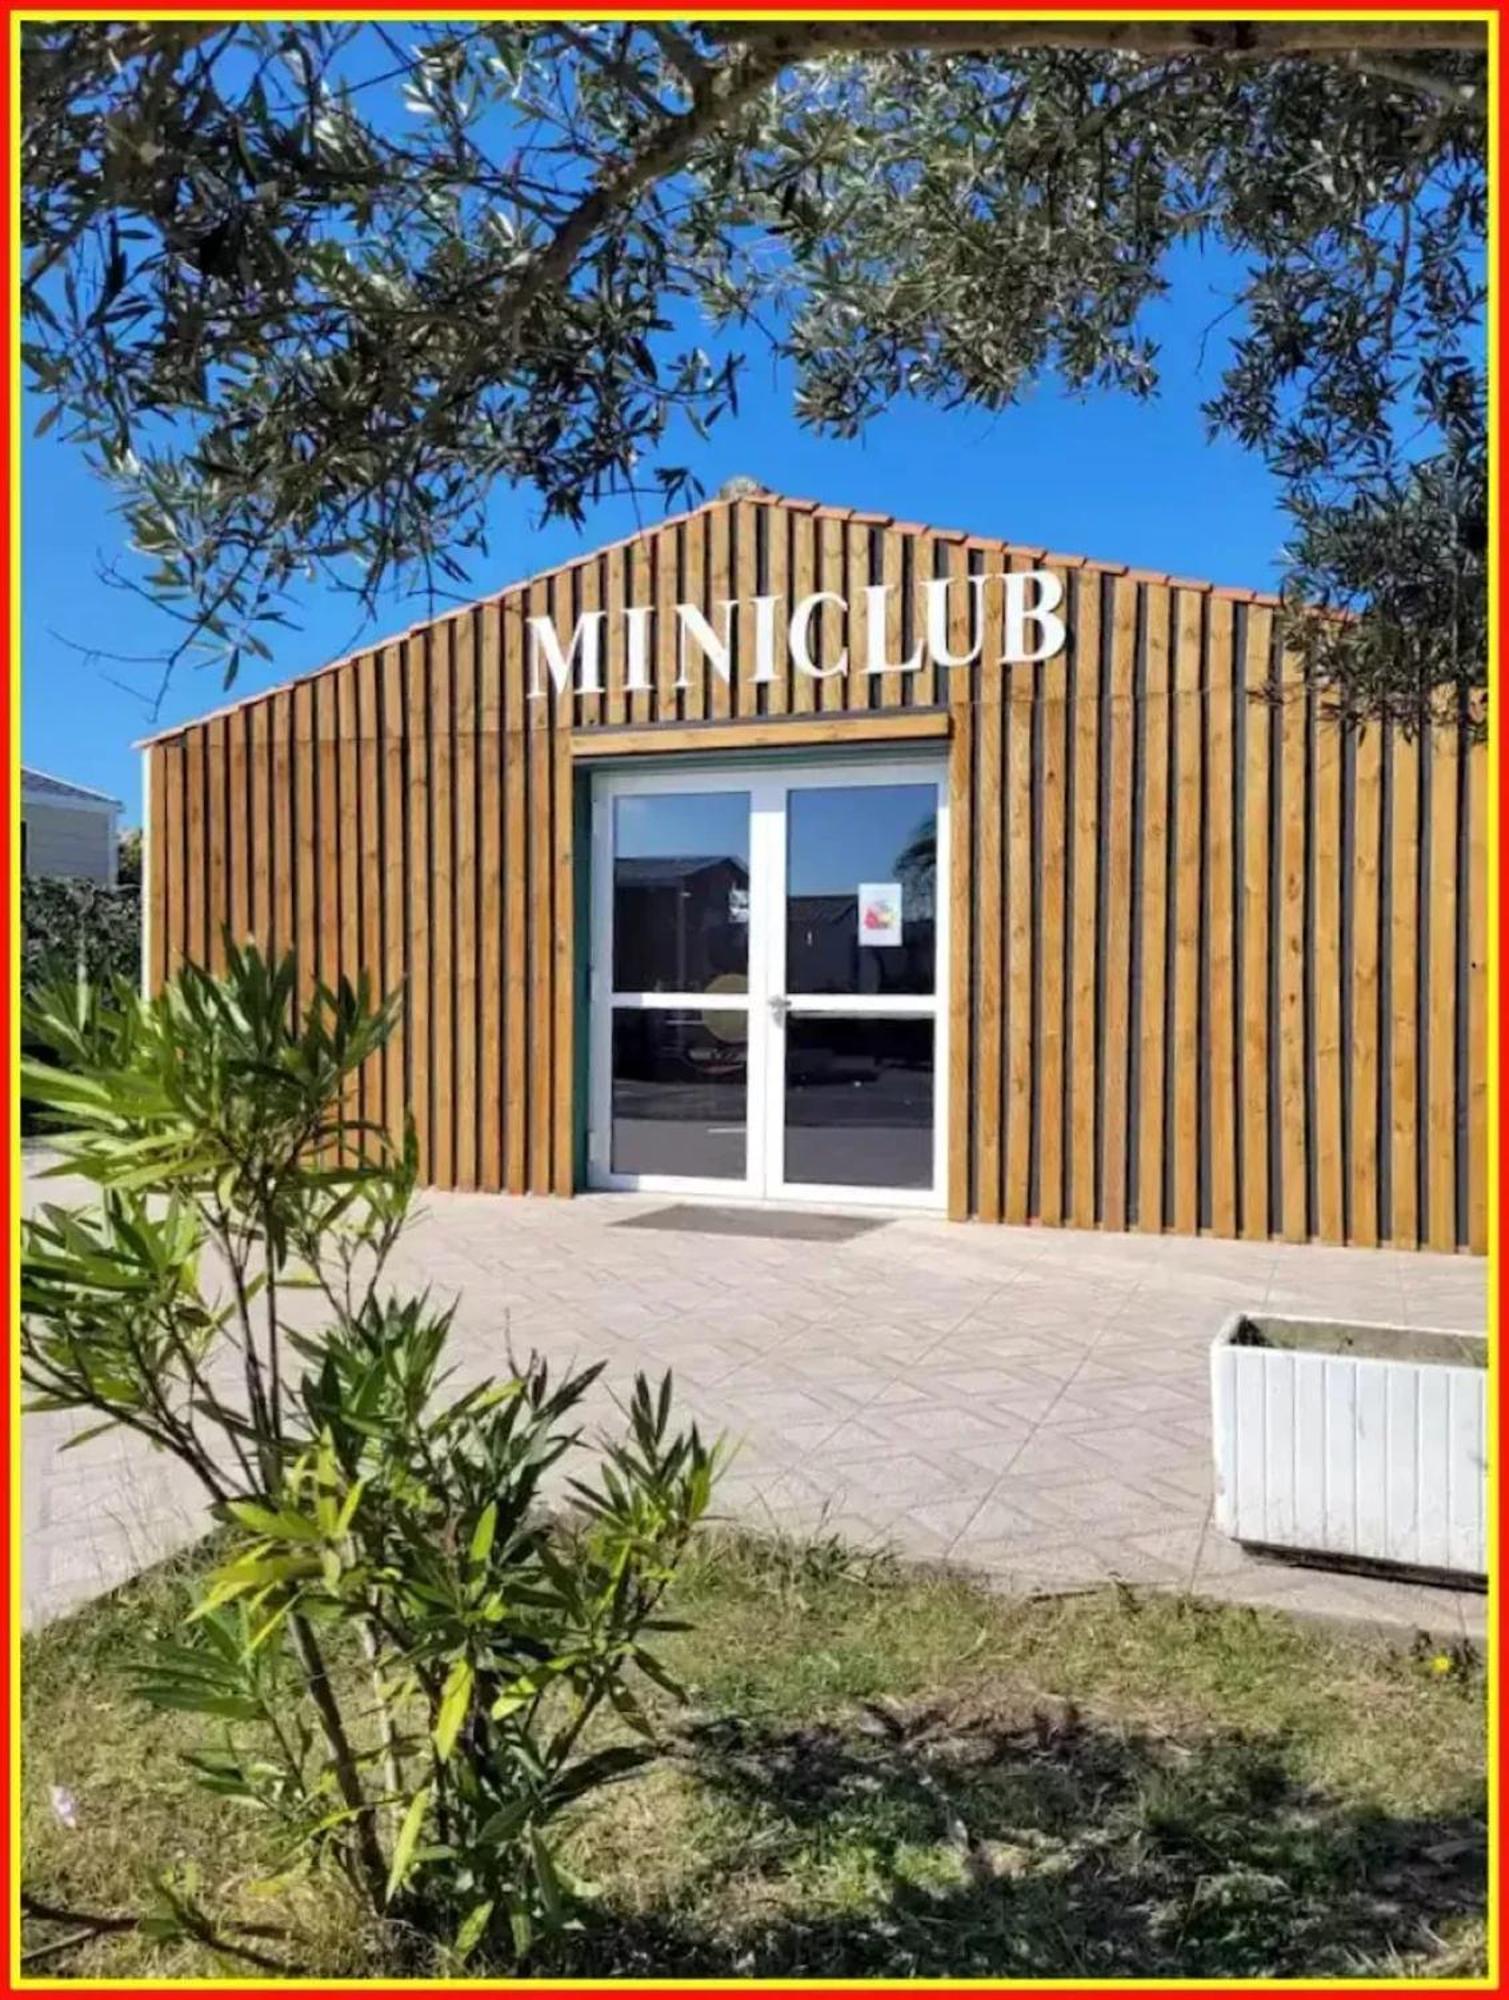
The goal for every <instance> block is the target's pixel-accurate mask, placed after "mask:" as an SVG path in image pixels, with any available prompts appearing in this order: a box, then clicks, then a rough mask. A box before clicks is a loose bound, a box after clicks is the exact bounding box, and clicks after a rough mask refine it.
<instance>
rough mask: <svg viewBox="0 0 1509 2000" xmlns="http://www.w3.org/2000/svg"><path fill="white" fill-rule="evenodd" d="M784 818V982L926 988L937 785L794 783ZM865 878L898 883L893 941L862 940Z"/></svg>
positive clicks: (805, 989) (808, 989) (831, 988)
mask: <svg viewBox="0 0 1509 2000" xmlns="http://www.w3.org/2000/svg"><path fill="white" fill-rule="evenodd" d="M787 824H788V833H787V846H786V853H787V878H786V895H787V902H786V991H787V992H788V993H931V992H932V991H933V982H934V977H935V974H934V964H933V959H934V931H935V904H934V898H935V893H936V887H937V876H938V788H937V786H936V785H833V786H819V785H814V786H805V785H802V786H795V787H793V789H792V791H791V793H790V795H789V808H788V821H787ZM861 883H864V884H870V885H882V886H885V887H887V888H888V889H889V890H891V891H892V892H894V893H893V896H892V898H891V901H892V907H893V908H894V909H896V910H898V911H899V915H900V942H899V943H892V942H885V943H875V942H866V933H865V932H864V930H863V929H862V926H861V917H862V915H863V913H862V912H861V910H860V905H859V889H860V885H861ZM874 934H875V933H873V932H872V933H871V935H872V936H873V935H874ZM879 935H880V936H882V937H885V938H887V939H889V938H890V937H892V936H894V932H893V931H891V930H882V931H880V933H879Z"/></svg>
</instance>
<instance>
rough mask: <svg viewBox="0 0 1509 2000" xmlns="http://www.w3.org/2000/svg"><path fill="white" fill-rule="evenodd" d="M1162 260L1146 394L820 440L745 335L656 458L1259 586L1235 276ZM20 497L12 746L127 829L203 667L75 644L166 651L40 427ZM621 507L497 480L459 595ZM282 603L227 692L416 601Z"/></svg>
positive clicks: (1258, 514)
mask: <svg viewBox="0 0 1509 2000" xmlns="http://www.w3.org/2000/svg"><path fill="white" fill-rule="evenodd" d="M1170 275H1171V277H1172V284H1171V288H1170V293H1169V296H1168V298H1167V299H1166V300H1165V301H1164V302H1163V303H1162V304H1160V305H1159V306H1158V307H1157V308H1156V309H1155V310H1154V311H1153V312H1152V313H1151V314H1150V315H1149V318H1148V327H1149V330H1150V331H1151V332H1152V333H1153V335H1154V337H1155V338H1156V339H1157V340H1158V341H1159V342H1160V344H1161V348H1162V354H1161V368H1162V374H1163V383H1164V386H1163V390H1162V392H1161V394H1160V395H1159V396H1158V397H1157V398H1156V399H1155V400H1154V401H1152V402H1149V403H1139V402H1137V401H1136V400H1134V399H1133V398H1131V397H1127V396H1119V395H1109V394H1103V395H1091V396H1090V397H1088V398H1086V399H1084V400H1080V399H1077V398H1072V397H1069V396H1066V395H1064V394H1063V393H1062V392H1060V391H1059V390H1058V389H1057V388H1056V387H1055V386H1053V385H1051V384H1045V385H1044V386H1042V387H1041V388H1040V389H1039V390H1038V391H1037V392H1036V393H1035V394H1033V395H1031V396H1030V397H1029V398H1028V399H1027V400H1026V401H1024V402H1023V403H1021V404H1020V405H1019V406H1018V407H1016V408H1014V409H1011V410H1008V411H1005V412H1003V413H1002V414H1000V415H997V416H987V415H984V414H981V413H979V412H969V411H940V410H936V409H931V408H928V407H927V406H925V405H921V404H915V403H904V404H900V405H897V406H896V407H894V408H893V409H891V410H890V411H889V412H888V413H887V415H886V416H885V417H884V418H883V419H882V420H881V421H880V422H879V423H877V424H875V425H873V426H872V427H871V428H870V430H869V431H867V432H866V434H865V435H864V436H863V437H862V438H860V439H859V440H857V441H855V442H837V441H834V440H830V439H824V438H820V437H817V436H815V435H814V434H813V433H812V432H810V431H807V430H804V429H802V428H801V427H800V426H799V425H798V424H797V423H796V421H795V419H794V417H793V416H792V413H791V412H792V384H791V378H790V375H789V373H788V372H787V371H785V370H784V369H783V368H780V367H775V366H773V365H772V363H771V361H770V359H769V356H768V352H767V351H766V350H765V349H764V348H763V344H760V343H758V337H757V336H751V337H750V338H749V339H748V340H747V341H745V342H743V343H742V345H743V347H744V351H745V352H746V354H747V356H748V366H747V368H746V371H745V376H744V382H743V388H742V391H741V398H740V409H739V413H738V415H737V417H734V418H730V419H727V420H725V421H724V422H723V423H721V424H720V425H718V426H717V427H716V428H715V429H714V430H713V433H712V436H711V439H710V441H709V442H707V443H705V444H703V443H699V442H697V441H696V440H693V439H689V438H685V437H683V438H672V439H669V440H668V441H667V446H666V450H665V453H664V457H665V460H666V462H668V463H676V464H687V465H690V466H691V467H692V469H693V470H694V471H695V473H696V474H697V476H698V477H699V478H700V479H701V481H702V483H703V485H704V487H705V488H706V489H707V491H708V492H712V491H713V490H714V489H716V487H717V486H718V485H720V484H721V482H722V481H723V480H724V479H726V478H728V477H729V476H730V475H731V474H733V473H736V472H743V473H749V474H752V475H753V476H754V477H755V478H756V479H758V480H760V481H761V482H762V483H763V484H764V485H766V486H770V487H773V488H775V489H776V490H777V491H780V492H786V493H794V494H802V495H806V496H808V497H810V498H815V499H820V500H825V501H829V502H831V503H833V504H834V505H840V506H853V507H866V508H876V509H879V510H881V511H883V512H886V513H891V514H895V515H898V516H900V517H902V518H904V519H908V520H921V521H927V522H931V523H933V524H935V525H937V526H940V527H954V528H967V529H970V530H973V531H975V532H978V533H984V534H998V535H1002V536H1005V537H1006V538H1008V539H1010V540H1014V541H1020V542H1026V543H1032V544H1042V545H1045V546H1047V547H1050V548H1056V549H1063V550H1067V551H1075V552H1079V553H1083V554H1086V555H1094V556H1099V557H1103V558H1105V559H1107V560H1111V561H1116V562H1127V563H1131V564H1134V565H1138V566H1143V567H1147V568H1152V569H1165V570H1170V571H1172V572H1174V573H1175V574H1178V575H1182V576H1198V577H1205V578H1209V579H1210V580H1212V581H1214V582H1218V583H1233V584H1248V585H1255V586H1262V585H1269V584H1272V583H1273V581H1274V580H1275V578H1276V574H1277V566H1278V563H1279V561H1280V558H1281V548H1282V541H1283V535H1284V520H1283V516H1282V515H1281V513H1280V511H1279V508H1278V505H1277V496H1276V489H1275V487H1274V484H1273V482H1272V481H1271V480H1270V479H1269V478H1268V476H1267V474H1266V473H1265V471H1264V470H1263V467H1262V466H1261V464H1260V463H1259V462H1258V461H1257V460H1256V459H1254V458H1253V457H1252V456H1251V455H1250V454H1249V453H1247V452H1244V451H1242V450H1241V449H1240V448H1239V447H1237V446H1236V445H1234V444H1231V443H1229V442H1226V441H1221V442H1218V443H1215V444H1212V443H1209V442H1208V441H1207V439H1206V436H1205V426H1204V423H1203V421H1202V419H1201V417H1200V413H1199V404H1200V401H1201V398H1202V395H1203V394H1205V393H1208V391H1209V389H1210V388H1211V387H1212V386H1213V384H1214V381H1215V377H1216V374H1217V372H1218V370H1219V367H1220V365H1221V359H1222V356H1223V355H1224V353H1225V351H1226V339H1225V337H1213V338H1212V339H1211V340H1210V342H1209V348H1208V352H1207V354H1206V355H1205V357H1204V365H1203V368H1202V365H1201V353H1200V349H1201V342H1202V336H1203V335H1204V334H1205V332H1206V330H1207V328H1208V327H1209V326H1210V323H1211V322H1212V321H1213V320H1214V319H1215V318H1216V317H1217V315H1218V314H1219V313H1221V312H1222V310H1223V309H1224V307H1225V304H1226V302H1227V299H1228V298H1229V296H1230V293H1231V291H1232V290H1233V289H1234V286H1235V282H1236V279H1237V276H1238V274H1237V273H1236V272H1235V271H1234V269H1233V268H1232V266H1231V265H1230V264H1229V263H1226V262H1224V261H1222V260H1220V259H1218V258H1216V257H1215V256H1213V255H1210V254H1208V253H1207V254H1203V255H1202V254H1199V253H1195V252H1190V253H1188V254H1186V255H1185V256H1184V257H1183V258H1181V260H1180V262H1179V264H1178V266H1177V267H1176V268H1175V269H1174V270H1173V271H1172V272H1171V274H1170ZM1230 325H1231V322H1230V321H1227V322H1226V323H1225V326H1224V327H1223V329H1222V335H1223V336H1224V335H1226V334H1227V333H1228V332H1229V328H1230ZM709 344H710V345H711V343H709ZM40 414H41V411H40V407H38V408H35V409H34V410H33V411H32V421H33V423H34V422H35V419H36V417H37V416H39V415H40ZM646 504H647V503H645V502H643V501H641V502H640V503H639V505H640V508H641V510H643V508H644V507H645V506H646ZM22 506H23V515H22V644H23V652H22V662H23V665H22V754H23V758H24V760H25V761H26V762H27V763H28V764H32V765H35V766H39V767H40V768H41V769H42V770H44V771H51V772H54V773H55V774H57V775H58V776H60V777H65V778H69V779H72V780H73V781H75V782H76V783H79V784H85V785H95V786H99V787H100V788H101V789H103V790H105V791H109V792H113V793H114V794H116V795H117V796H118V797H120V798H121V799H122V800H123V801H124V802H125V808H126V810H125V821H126V823H127V824H134V823H135V822H136V821H137V820H138V819H139V817H140V783H141V779H140V769H139V765H140V759H139V758H138V757H137V756H136V755H135V754H134V753H133V752H132V750H131V748H130V745H131V743H132V740H133V739H134V738H136V737H138V736H141V735H143V734H146V733H149V732H150V731H151V730H152V729H153V728H161V727H163V726H165V725H167V724H169V723H172V722H174V721H180V720H183V719H185V718H187V717H189V716H193V715H197V714H200V713H202V712H203V711H204V710H206V709H210V708H214V707H218V706H219V705H220V704H221V703H222V702H223V701H224V700H226V699H227V697H226V696H225V694H224V693H223V692H222V690H221V685H220V676H219V673H218V671H216V670H214V669H201V670H195V669H194V668H192V667H181V668H180V669H179V670H178V672H177V674H176V676H175V679H174V681H173V683H172V685H171V687H170V690H169V692H168V695H167V698H166V700H165V701H164V703H163V706H162V708H161V710H160V712H159V714H158V716H157V717H156V719H155V720H154V718H153V715H152V712H151V701H152V697H153V695H154V694H155V692H156V688H157V682H158V672H157V670H156V669H155V668H154V667H151V666H141V667H136V668H133V667H130V666H124V665H121V664H119V663H118V662H116V661H111V660H92V659H89V658H86V657H84V655H83V654H81V653H80V651H79V650H77V649H78V648H81V647H82V648H90V647H93V648H99V649H101V650H102V651H106V652H109V653H113V654H147V655H150V654H153V653H162V652H165V651H166V650H167V648H168V646H169V645H171V643H172V639H173V635H174V634H173V627H172V626H171V624H170V622H169V621H168V620H167V619H166V618H165V617H163V616H162V615H161V614H160V613H155V612H154V611H153V609H152V608H151V607H150V606H149V605H147V604H145V603H143V602H142V601H141V600H140V599H139V598H137V597H136V596H134V595H132V594H129V593H126V592H123V591H121V590H119V589H113V588H111V587H110V586H109V585H107V584H105V583H104V582H102V581H100V580H99V578H98V574H97V573H98V570H99V568H100V566H101V564H102V563H105V562H110V563H122V564H123V566H125V567H129V562H130V559H129V557H127V556H126V553H125V550H124V546H123V541H122V535H121V530H120V524H119V522H118V520H117V518H116V516H115V514H114V512H113V505H112V496H111V494H110V492H109V491H108V489H106V488H105V487H104V486H103V485H101V484H100V483H98V482H97V481H96V480H95V479H94V478H93V477H92V476H91V475H90V474H89V472H88V471H87V469H86V467H85V465H84V463H83V460H82V458H81V457H80V456H79V455H78V454H77V453H76V452H75V451H74V450H72V449H71V448H70V447H69V446H67V445H66V444H64V443H62V442H60V441H59V438H58V434H57V432H56V431H51V432H49V433H48V434H47V436H45V437H43V438H40V439H35V438H31V437H28V439H27V442H26V445H25V448H24V452H23V464H22ZM637 518H638V519H643V520H645V521H646V522H648V521H650V520H653V519H654V518H655V517H654V515H653V514H650V513H644V512H642V511H641V513H640V514H639V515H638V516H636V512H635V505H634V503H633V502H631V501H628V500H620V501H613V502H605V503H603V504H602V505H600V506H598V507H596V508H594V509H592V510H591V511H590V512H589V514H588V517H587V521H586V524H585V526H584V527H583V528H582V529H581V530H577V529H574V528H572V527H570V526H569V525H567V524H564V523H561V522H552V523H551V524H550V525H549V526H548V527H543V528H542V527H540V526H539V525H538V520H537V507H536V504H535V502H534V498H533V496H532V495H530V494H528V493H524V492H519V491H514V490H506V489H499V490H498V491H497V492H496V494H495V496H494V499H493V502H492V506H491V513H490V540H491V544H492V547H491V552H490V555H489V557H488V559H487V561H486V563H485V565H483V564H478V565H475V566H474V567H473V570H472V580H473V582H474V584H475V587H476V594H477V595H478V596H482V595H485V594H487V593H489V592H491V591H494V590H497V589H499V588H501V587H502V586H504V585H505V584H507V583H509V582H511V581H512V580H513V579H514V578H516V577H520V576H524V575H528V574H531V573H532V572H534V571H536V570H539V569H542V568H546V567H548V566H549V565H551V564H552V563H555V562H558V561H561V560H563V559H565V558H568V557H570V556H571V555H573V554H575V553H576V552H577V551H579V550H582V549H590V548H593V547H595V546H596V545H598V544H599V543H602V542H605V541H610V540H613V539H614V538H615V537H617V536H619V535H622V534H625V533H627V532H629V531H630V530H631V529H632V528H633V527H634V526H635V525H636V519H637ZM295 615H296V617H297V618H298V621H299V625H300V628H301V629H299V630H298V631H292V632H276V631H274V632H270V633H269V634H268V637H269V643H272V644H273V646H274V654H275V657H274V659H273V660H272V662H271V663H269V662H266V661H258V662H252V663H251V665H250V667H249V668H246V669H243V671H242V673H241V675H240V676H239V678H238V680H237V682H236V686H235V689H234V691H233V692H234V693H236V694H251V693H254V692H255V691H256V690H257V689H258V688H262V687H267V686H270V685H272V684H273V683H275V682H278V681H283V680H287V679H288V678H289V677H290V676H291V675H294V674H297V673H302V672H304V671H306V670H308V669H310V668H314V667H317V666H319V665H321V664H322V663H323V662H324V661H326V660H328V659H332V658H335V657H337V656H338V655H340V654H342V653H344V652H346V651H347V650H349V648H350V645H351V643H352V642H353V640H356V639H358V638H365V639H370V638H372V637H376V636H380V635H381V634H383V633H385V632H389V631H393V630H397V629H399V628H401V627H403V626H406V625H408V624H411V623H413V622H414V621H415V620H416V619H418V618H420V617H422V616H423V615H424V607H423V605H422V603H421V602H420V601H419V600H417V599H409V600H406V601H399V600H397V599H393V600H391V601H390V602H389V603H388V604H387V605H385V606H384V607H383V609H382V612H381V615H380V616H379V617H378V619H377V620H376V621H375V623H374V624H372V625H370V626H368V627H365V628H361V627H359V626H358V625H357V623H356V612H355V606H354V603H353V601H352V600H351V599H349V598H346V597H343V596H341V595H339V594H338V593H336V592H333V591H327V592H323V593H319V592H313V591H311V592H310V593H309V594H308V595H307V596H306V597H305V598H304V599H303V600H302V601H301V602H300V603H299V604H298V605H297V606H296V608H295ZM122 682H127V683H130V684H131V686H122V685H120V683H122ZM133 687H134V688H139V689H140V692H133V691H132V688H133Z"/></svg>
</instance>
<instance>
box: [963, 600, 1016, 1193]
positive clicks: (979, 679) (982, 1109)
mask: <svg viewBox="0 0 1509 2000" xmlns="http://www.w3.org/2000/svg"><path fill="white" fill-rule="evenodd" d="M961 594H963V593H961ZM974 680H975V685H976V688H977V690H978V699H977V706H976V732H977V739H978V750H977V753H976V755H977V767H976V773H975V811H976V834H975V890H974V893H975V899H976V902H975V907H976V909H977V910H978V912H979V926H978V931H979V943H978V967H979V970H978V982H979V1014H978V1020H977V1024H976V1029H975V1050H976V1056H975V1089H976V1091H977V1093H978V1104H979V1108H978V1111H977V1113H976V1116H977V1117H978V1119H979V1133H980V1138H979V1146H978V1149H977V1158H978V1161H979V1185H978V1186H977V1188H976V1190H975V1202H976V1207H977V1209H978V1212H979V1215H980V1219H981V1221H983V1222H998V1221H999V1220H1000V1218H1001V1215H1002V1212H1003V1203H1004V1178H1005V1171H1004V1159H1005V1149H1006V1147H1007V1145H1008V1144H1009V1140H1008V1136H1007V1116H1006V1087H1005V1074H1006V1071H1005V1027H1006V954H1005V939H1004V935H1003V929H1002V926H1003V923H1005V924H1008V925H1009V924H1011V923H1014V922H1015V921H1016V915H1017V912H1016V910H1015V908H1014V907H1011V908H1009V909H1008V907H1007V895H1008V891H1007V886H1006V883H1007V876H1006V868H1005V846H1004V843H1005V839H1006V792H1007V775H1006V682H1005V675H1004V671H1003V668H1002V665H1001V648H1000V646H999V645H996V646H993V647H992V646H989V645H987V647H986V649H985V651H984V653H983V655H982V657H981V659H980V661H979V663H978V665H977V667H976V669H975V674H974ZM1015 719H1016V718H1015V717H1013V720H1015ZM1025 1213H1026V1204H1025V1202H1024V1203H1023V1213H1022V1216H1019V1217H1018V1218H1017V1219H1018V1220H1022V1219H1023V1218H1024V1217H1025Z"/></svg>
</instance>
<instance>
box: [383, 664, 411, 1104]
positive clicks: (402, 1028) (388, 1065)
mask: <svg viewBox="0 0 1509 2000" xmlns="http://www.w3.org/2000/svg"><path fill="white" fill-rule="evenodd" d="M407 692H408V690H407V684H406V682H405V678H404V663H403V647H402V646H401V645H399V644H397V643H396V642H395V643H393V644H390V645H387V646H384V647H383V651H382V677H381V696H382V758H381V762H380V765H379V771H380V775H381V781H382V899H383V912H382V940H383V943H382V952H383V955H382V964H381V987H382V993H383V997H384V998H385V999H386V998H387V997H388V996H390V995H392V994H397V995H399V997H400V1001H401V1011H400V1013H399V1017H398V1025H397V1027H396V1028H395V1029H394V1030H393V1032H392V1034H391V1035H389V1037H388V1040H387V1044H386V1046H385V1047H384V1049H383V1083H382V1104H383V1110H382V1115H383V1123H384V1125H385V1126H386V1127H387V1131H388V1136H389V1138H390V1139H392V1140H394V1141H395V1142H398V1141H401V1140H402V1138H403V1132H404V1126H405V1124H406V1123H407V1120H408V1115H409V1099H408V1092H407V1091H406V1089H405V1087H404V1061H405V1043H406V1039H407V1036H408V1032H409V1025H408V1023H409V1005H410V989H409V988H408V986H407V984H406V982H405V973H406V970H407V966H408V946H409V940H408V933H407V931H406V929H405V926H404V901H403V890H404V861H405V851H406V831H405V805H406V800H407V791H408V788H407V786H406V785H405V783H404V737H405V730H406V726H407V714H408V703H407Z"/></svg>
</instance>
